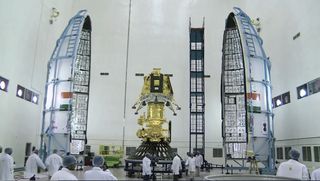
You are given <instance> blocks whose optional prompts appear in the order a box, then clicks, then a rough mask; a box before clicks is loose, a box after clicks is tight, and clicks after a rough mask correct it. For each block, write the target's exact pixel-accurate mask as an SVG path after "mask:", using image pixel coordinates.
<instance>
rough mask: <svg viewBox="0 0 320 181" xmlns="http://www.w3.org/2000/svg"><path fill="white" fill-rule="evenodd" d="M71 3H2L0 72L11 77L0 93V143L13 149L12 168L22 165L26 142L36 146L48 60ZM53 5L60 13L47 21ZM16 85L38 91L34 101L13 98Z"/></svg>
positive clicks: (31, 1) (0, 10) (65, 21)
mask: <svg viewBox="0 0 320 181" xmlns="http://www.w3.org/2000/svg"><path fill="white" fill-rule="evenodd" d="M71 4H72V3H71V2H69V3H68V2H66V1H63V2H62V1H61V2H55V1H53V0H50V1H41V0H30V1H19V0H10V1H0V17H1V18H2V23H1V29H0V39H1V42H2V43H1V44H0V76H2V77H5V78H7V79H9V87H8V92H3V91H0V115H1V117H0V145H1V146H2V147H11V148H12V149H13V158H14V160H15V163H16V167H22V166H23V164H24V156H25V146H26V143H31V144H32V146H36V147H37V148H39V143H40V133H41V117H42V116H41V112H42V104H43V96H44V95H43V94H44V84H45V79H46V72H47V62H48V60H49V57H50V55H51V53H52V51H53V48H54V46H55V41H56V40H57V38H58V36H59V35H60V33H61V32H62V30H63V28H64V27H65V25H66V23H67V21H68V18H69V17H70V15H71V14H69V12H70V11H69V9H71ZM52 7H56V8H57V9H59V11H61V14H60V15H59V18H58V19H57V20H56V21H55V22H54V23H53V24H49V18H50V14H51V10H52ZM17 84H19V85H21V86H23V87H25V88H27V89H29V90H31V91H33V92H36V93H38V94H39V95H40V99H39V101H38V104H33V103H31V102H28V101H26V100H24V99H21V98H18V97H16V89H17Z"/></svg>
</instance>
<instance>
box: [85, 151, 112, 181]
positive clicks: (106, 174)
mask: <svg viewBox="0 0 320 181" xmlns="http://www.w3.org/2000/svg"><path fill="white" fill-rule="evenodd" d="M103 164H104V158H103V157H102V156H99V155H98V156H95V157H93V159H92V165H93V168H92V169H91V170H88V171H86V172H85V173H84V179H85V180H118V179H117V178H116V177H115V176H114V175H113V174H112V173H111V172H110V171H103V170H102V169H101V167H103Z"/></svg>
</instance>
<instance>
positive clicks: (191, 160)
mask: <svg viewBox="0 0 320 181" xmlns="http://www.w3.org/2000/svg"><path fill="white" fill-rule="evenodd" d="M186 165H188V170H189V175H190V176H189V177H190V180H194V175H195V172H196V157H194V156H193V153H190V155H189V157H188V159H187V161H186Z"/></svg>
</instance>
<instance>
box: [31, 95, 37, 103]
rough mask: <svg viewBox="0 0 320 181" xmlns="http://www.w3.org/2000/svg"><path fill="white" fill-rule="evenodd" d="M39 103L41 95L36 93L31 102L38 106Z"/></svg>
mask: <svg viewBox="0 0 320 181" xmlns="http://www.w3.org/2000/svg"><path fill="white" fill-rule="evenodd" d="M38 101H39V94H36V93H34V92H33V93H32V100H31V102H33V103H35V104H38Z"/></svg>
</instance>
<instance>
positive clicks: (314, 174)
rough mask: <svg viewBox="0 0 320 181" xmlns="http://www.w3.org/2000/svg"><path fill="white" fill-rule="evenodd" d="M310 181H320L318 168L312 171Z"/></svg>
mask: <svg viewBox="0 0 320 181" xmlns="http://www.w3.org/2000/svg"><path fill="white" fill-rule="evenodd" d="M311 180H320V168H318V169H316V170H313V172H312V173H311Z"/></svg>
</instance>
